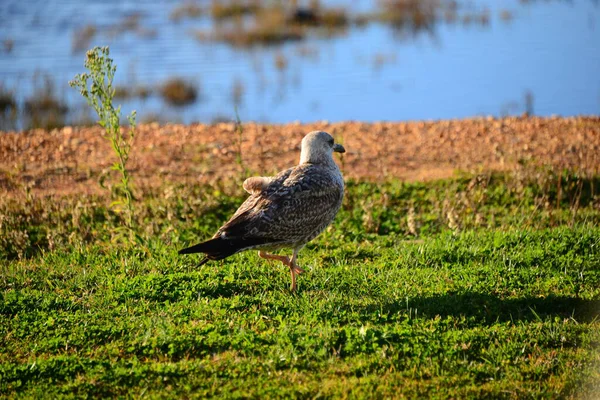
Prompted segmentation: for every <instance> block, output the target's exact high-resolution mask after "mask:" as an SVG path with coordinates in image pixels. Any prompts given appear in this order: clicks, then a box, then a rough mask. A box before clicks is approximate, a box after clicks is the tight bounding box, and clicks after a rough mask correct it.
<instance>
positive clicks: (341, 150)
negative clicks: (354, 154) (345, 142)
mask: <svg viewBox="0 0 600 400" xmlns="http://www.w3.org/2000/svg"><path fill="white" fill-rule="evenodd" d="M333 151H335V152H337V153H345V152H346V149H345V148H344V146H342V145H341V144H339V143H336V144H334V145H333Z"/></svg>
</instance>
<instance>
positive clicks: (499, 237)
mask: <svg viewBox="0 0 600 400" xmlns="http://www.w3.org/2000/svg"><path fill="white" fill-rule="evenodd" d="M599 189H600V179H598V178H589V177H588V178H585V179H584V178H582V177H580V176H577V175H576V174H573V173H567V172H562V173H556V172H552V171H543V170H531V171H526V172H524V171H520V172H514V173H507V174H499V175H482V176H477V177H470V176H465V177H457V178H455V179H452V180H446V181H437V182H431V183H411V184H406V183H400V182H388V183H385V184H374V183H357V182H354V183H352V182H350V183H349V184H348V188H347V193H346V198H345V200H344V207H343V210H342V211H341V212H340V214H339V215H338V217H337V218H336V221H335V223H334V225H333V226H332V227H330V228H329V229H328V230H327V231H326V232H325V233H324V234H323V235H322V236H320V237H319V238H318V239H316V240H315V241H314V242H312V243H311V244H309V245H308V246H307V248H306V249H305V250H303V251H302V252H301V253H300V259H299V263H300V265H301V266H302V267H303V268H305V269H307V272H306V273H305V274H303V275H301V276H300V278H299V290H298V292H297V293H296V294H291V293H290V292H289V283H290V282H289V272H288V271H287V270H286V269H285V268H284V267H283V266H281V265H279V264H269V263H267V262H265V261H264V260H261V259H259V258H258V256H257V255H256V253H255V252H251V253H243V254H239V255H236V256H234V257H231V258H230V259H227V260H225V261H223V262H215V263H210V264H208V265H204V266H202V267H201V268H197V267H196V266H195V265H196V264H197V262H198V260H199V258H198V257H182V256H178V255H177V250H178V249H180V248H182V247H184V246H185V245H188V244H191V243H192V242H196V241H198V240H200V239H203V238H206V237H208V236H210V235H211V234H212V233H213V232H214V230H216V228H218V226H219V224H220V223H222V222H223V221H224V220H225V219H226V218H227V217H228V216H229V215H230V213H231V212H232V211H233V210H235V208H236V206H237V205H239V204H240V202H241V201H242V199H243V194H242V193H241V192H240V190H239V188H237V187H236V186H235V185H234V183H223V185H222V187H218V188H215V187H210V188H209V187H200V186H198V187H180V186H175V187H167V186H165V187H164V188H163V189H161V190H160V191H156V192H153V193H145V194H143V195H140V199H138V201H137V203H136V214H135V220H136V222H137V224H138V226H139V231H138V237H137V239H136V241H135V242H130V243H127V242H123V241H122V240H119V239H118V231H117V230H116V228H117V227H118V226H120V225H121V224H122V220H121V218H120V216H119V215H118V214H116V213H115V212H114V211H112V210H111V209H110V208H109V207H108V204H109V200H108V199H106V198H102V197H82V196H77V197H75V196H74V197H60V198H36V197H33V196H31V194H30V193H28V192H27V191H25V190H24V191H23V196H20V198H18V199H11V198H3V199H2V200H0V218H1V219H0V259H1V261H0V263H1V264H0V265H1V274H0V288H1V291H0V293H1V303H0V314H1V316H0V318H1V319H2V324H0V346H1V348H0V349H1V352H0V396H8V397H13V396H21V397H46V398H54V397H56V396H78V397H79V396H94V397H99V396H125V397H156V398H169V397H171V398H182V397H184V398H185V397H195V396H197V397H206V396H220V397H231V398H236V397H253V398H263V397H300V398H305V397H308V398H313V397H324V398H330V397H335V398H338V397H348V398H384V397H385V398H388V397H407V398H416V397H421V398H449V397H450V398H465V397H479V398H482V397H483V398H519V399H521V398H570V397H575V398H590V399H592V398H597V397H595V396H598V395H599V393H600V392H599V391H598V382H599V380H600V353H599V351H598V345H599V344H600V318H599V316H600V197H599V196H598V193H599V192H600V190H599Z"/></svg>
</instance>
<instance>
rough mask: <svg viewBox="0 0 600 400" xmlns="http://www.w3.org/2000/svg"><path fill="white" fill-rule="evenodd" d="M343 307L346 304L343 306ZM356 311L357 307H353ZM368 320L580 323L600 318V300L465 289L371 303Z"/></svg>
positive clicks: (365, 311) (364, 313)
mask: <svg viewBox="0 0 600 400" xmlns="http://www.w3.org/2000/svg"><path fill="white" fill-rule="evenodd" d="M340 306H341V307H342V308H343V307H344V306H343V305H340ZM352 308H353V309H354V310H356V306H352ZM360 313H361V316H364V317H365V319H368V318H369V316H372V315H373V313H380V314H386V315H390V314H396V313H406V314H407V315H411V316H412V317H425V318H435V317H437V316H440V317H442V318H444V317H448V316H452V317H464V318H467V319H475V320H477V321H479V322H480V323H486V324H493V323H497V322H506V321H534V320H544V319H546V318H548V317H550V318H554V317H560V318H571V317H572V318H573V319H575V320H576V321H578V322H594V321H600V300H586V299H581V298H577V297H568V296H554V295H552V296H547V297H543V298H540V297H530V296H526V297H519V298H501V297H498V296H495V295H493V294H486V293H476V292H465V293H445V294H440V295H434V296H429V297H413V298H408V301H406V300H404V301H390V302H385V301H384V302H382V303H379V304H370V305H368V306H365V307H364V308H363V309H362V310H361V311H360Z"/></svg>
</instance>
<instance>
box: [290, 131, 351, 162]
mask: <svg viewBox="0 0 600 400" xmlns="http://www.w3.org/2000/svg"><path fill="white" fill-rule="evenodd" d="M333 152H337V153H345V152H346V149H344V146H342V145H341V144H339V143H335V140H333V137H332V136H331V135H330V134H329V133H327V132H323V131H313V132H310V133H309V134H307V135H306V136H304V138H303V139H302V150H301V152H300V164H304V163H312V164H321V163H328V162H332V161H333V157H332V154H333Z"/></svg>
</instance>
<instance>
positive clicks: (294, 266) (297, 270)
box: [290, 249, 304, 275]
mask: <svg viewBox="0 0 600 400" xmlns="http://www.w3.org/2000/svg"><path fill="white" fill-rule="evenodd" d="M298 252H300V249H294V253H293V254H292V258H291V259H290V268H292V269H293V270H294V272H295V273H296V274H298V275H300V274H301V273H303V272H304V270H303V269H302V268H300V267H299V266H298V264H296V259H297V258H298Z"/></svg>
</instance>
